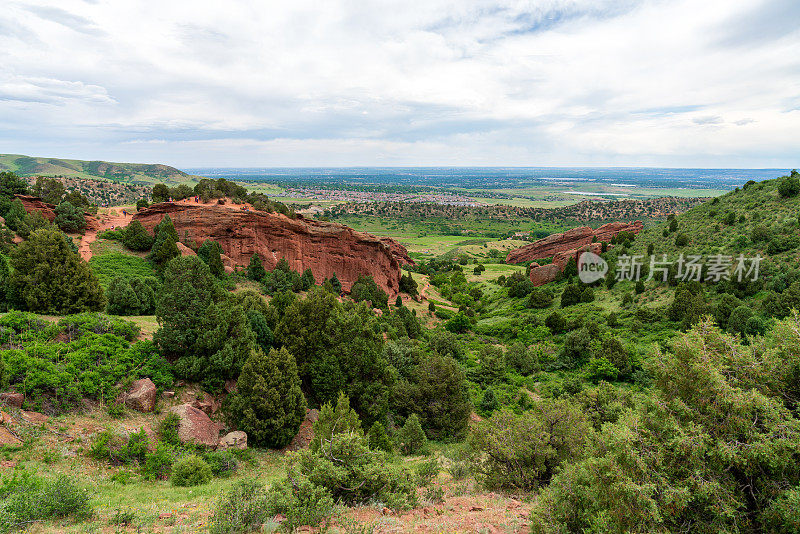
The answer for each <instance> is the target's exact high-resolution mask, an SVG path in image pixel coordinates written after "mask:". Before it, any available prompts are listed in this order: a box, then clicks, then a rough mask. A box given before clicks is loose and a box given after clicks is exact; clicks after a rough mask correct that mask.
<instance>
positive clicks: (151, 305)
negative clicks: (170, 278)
mask: <svg viewBox="0 0 800 534" xmlns="http://www.w3.org/2000/svg"><path fill="white" fill-rule="evenodd" d="M130 282H131V289H133V292H134V293H136V298H137V299H139V315H153V314H154V313H155V312H156V291H157V290H158V289H159V285H160V284H159V283H158V280H157V279H155V278H153V277H152V276H150V277H148V278H146V279H145V278H139V277H136V278H133V279H132V280H131V281H130Z"/></svg>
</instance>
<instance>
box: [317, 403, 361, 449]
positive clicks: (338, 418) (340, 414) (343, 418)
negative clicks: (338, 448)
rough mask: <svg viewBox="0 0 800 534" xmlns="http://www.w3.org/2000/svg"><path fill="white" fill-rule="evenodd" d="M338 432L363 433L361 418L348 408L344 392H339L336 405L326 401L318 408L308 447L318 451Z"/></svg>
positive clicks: (348, 404)
mask: <svg viewBox="0 0 800 534" xmlns="http://www.w3.org/2000/svg"><path fill="white" fill-rule="evenodd" d="M339 433H354V434H363V433H364V431H363V430H362V429H361V420H360V419H359V418H358V414H357V413H356V412H355V410H353V409H352V408H350V399H349V398H348V397H347V395H345V394H344V393H339V398H338V399H337V400H336V407H333V406H332V405H331V403H329V402H326V403H325V404H323V405H322V407H321V408H320V410H319V419H317V420H316V421H315V422H314V437H313V438H312V439H311V443H310V444H309V449H311V450H312V451H314V452H317V451H319V450H320V448H321V447H322V445H323V444H324V443H329V442H330V441H331V438H332V437H333V435H334V434H339Z"/></svg>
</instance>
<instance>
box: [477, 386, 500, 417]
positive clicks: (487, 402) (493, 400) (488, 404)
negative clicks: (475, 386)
mask: <svg viewBox="0 0 800 534" xmlns="http://www.w3.org/2000/svg"><path fill="white" fill-rule="evenodd" d="M499 407H500V403H499V402H497V397H496V396H495V394H494V390H493V389H492V388H489V389H487V390H486V393H484V394H483V399H481V404H480V408H481V410H482V411H483V413H484V414H486V415H492V412H493V411H495V410H496V409H497V408H499Z"/></svg>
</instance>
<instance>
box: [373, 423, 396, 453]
mask: <svg viewBox="0 0 800 534" xmlns="http://www.w3.org/2000/svg"><path fill="white" fill-rule="evenodd" d="M367 441H368V443H369V448H370V449H374V450H379V451H384V452H388V453H389V454H391V453H392V452H394V446H393V445H392V440H391V438H389V435H388V434H387V433H386V427H384V426H383V425H382V424H381V422H380V421H375V422H374V423H372V426H371V427H370V428H369V432H367Z"/></svg>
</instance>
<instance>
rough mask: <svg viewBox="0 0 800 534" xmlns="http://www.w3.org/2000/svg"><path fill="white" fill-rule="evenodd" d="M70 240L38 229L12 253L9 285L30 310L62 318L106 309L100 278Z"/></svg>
mask: <svg viewBox="0 0 800 534" xmlns="http://www.w3.org/2000/svg"><path fill="white" fill-rule="evenodd" d="M68 241H69V242H71V239H70V238H68V237H67V236H65V235H64V234H62V233H61V232H59V231H58V230H52V229H42V230H36V231H35V232H33V233H32V234H31V235H30V238H29V239H28V241H25V242H23V243H20V244H19V245H18V246H17V247H16V248H15V249H14V250H12V251H11V266H12V267H13V274H12V275H11V277H10V280H9V281H10V283H9V284H8V285H9V286H10V287H11V289H12V290H13V291H15V292H16V294H17V295H18V297H19V299H20V301H21V303H22V304H23V305H24V306H25V307H26V308H27V309H28V310H29V311H35V312H39V313H47V314H54V315H59V314H69V313H80V312H84V311H100V310H102V309H104V308H105V305H106V299H105V295H104V294H103V288H102V287H100V283H99V282H98V280H97V277H95V275H94V274H93V273H92V271H91V269H89V265H88V264H87V263H86V262H85V261H83V260H82V259H81V257H80V256H79V255H78V253H77V252H75V250H74V249H73V248H72V247H71V246H70V244H69V243H68Z"/></svg>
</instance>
